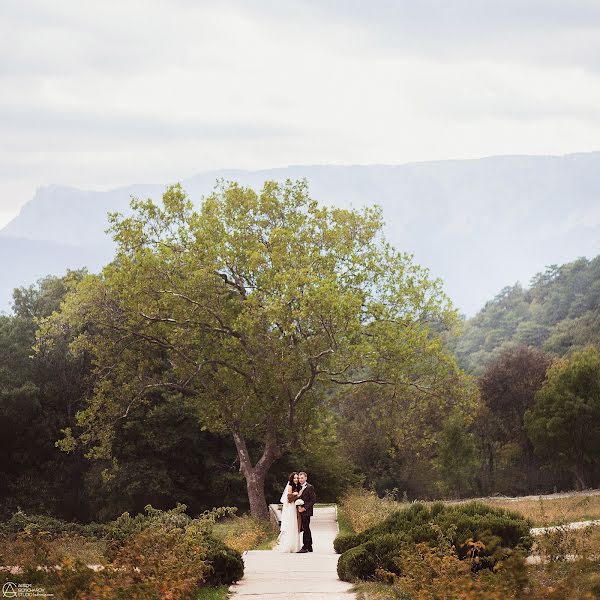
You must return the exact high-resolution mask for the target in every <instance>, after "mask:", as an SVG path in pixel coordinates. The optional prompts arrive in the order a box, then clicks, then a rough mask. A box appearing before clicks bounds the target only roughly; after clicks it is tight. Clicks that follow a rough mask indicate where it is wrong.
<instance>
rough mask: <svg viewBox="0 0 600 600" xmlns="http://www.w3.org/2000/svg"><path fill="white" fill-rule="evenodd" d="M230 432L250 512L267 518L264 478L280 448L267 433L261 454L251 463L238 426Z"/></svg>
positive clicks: (272, 436)
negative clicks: (254, 463)
mask: <svg viewBox="0 0 600 600" xmlns="http://www.w3.org/2000/svg"><path fill="white" fill-rule="evenodd" d="M231 433H232V435H233V440H234V442H235V447H236V449H237V453H238V458H239V459H240V471H241V473H242V475H243V476H244V478H245V479H246V489H247V490H248V501H249V502H250V514H251V515H252V516H253V517H256V518H258V519H262V520H267V521H268V520H269V507H268V506H267V501H266V498H265V478H266V476H267V473H268V472H269V469H270V468H271V466H272V465H273V463H274V462H275V460H276V459H277V458H278V457H279V455H280V454H281V449H280V448H279V447H278V446H277V444H276V442H275V437H274V435H269V434H268V435H267V436H266V440H265V448H264V450H263V453H262V456H261V457H260V459H259V460H258V462H257V463H256V465H254V466H253V465H252V461H251V460H250V453H249V452H248V447H247V445H246V440H245V438H244V436H243V435H242V433H241V432H240V430H239V428H237V427H232V428H231Z"/></svg>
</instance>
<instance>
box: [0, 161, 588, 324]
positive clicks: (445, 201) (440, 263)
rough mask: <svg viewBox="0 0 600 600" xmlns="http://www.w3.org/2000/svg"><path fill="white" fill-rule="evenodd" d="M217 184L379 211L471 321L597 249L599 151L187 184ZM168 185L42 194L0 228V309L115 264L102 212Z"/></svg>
mask: <svg viewBox="0 0 600 600" xmlns="http://www.w3.org/2000/svg"><path fill="white" fill-rule="evenodd" d="M219 177H223V178H225V179H235V180H237V181H239V182H240V183H242V184H244V185H251V186H253V187H255V188H258V187H260V186H261V184H262V182H263V181H264V180H265V179H277V180H282V179H285V178H288V177H289V178H293V179H296V178H301V177H306V178H307V179H308V181H309V183H310V186H311V192H312V194H313V196H314V197H315V198H316V199H318V200H320V201H323V202H326V203H330V204H334V205H338V206H346V207H347V206H354V207H357V206H361V205H365V204H373V203H378V204H380V205H381V206H382V207H383V210H384V218H385V220H386V228H387V234H388V236H389V239H390V240H391V242H392V243H393V244H394V245H395V246H396V247H398V248H399V249H401V250H403V251H407V252H412V253H414V255H415V260H416V261H417V262H418V263H420V264H422V265H424V266H427V267H429V268H430V269H431V271H432V273H433V274H434V275H435V276H437V277H441V278H442V279H443V280H444V284H445V289H446V291H447V293H448V294H449V296H450V297H451V298H452V299H453V300H454V302H455V303H456V305H457V306H458V307H459V308H460V309H461V310H462V311H463V312H464V313H466V314H467V315H468V316H472V315H473V314H475V312H476V311H477V310H478V309H480V308H481V307H482V306H483V305H484V303H485V301H486V299H488V298H490V297H491V296H492V295H493V294H494V293H495V292H496V290H498V289H500V288H501V287H502V286H503V285H504V284H505V282H506V281H515V280H519V281H524V282H526V281H528V280H529V279H530V277H531V276H532V274H533V273H536V272H538V271H540V270H543V269H544V267H545V266H546V265H548V264H561V263H565V262H568V261H570V260H573V259H575V258H576V257H578V256H587V257H592V256H595V255H596V254H597V253H598V252H599V251H600V248H599V246H600V244H599V240H600V203H599V202H598V198H599V196H600V152H594V153H588V154H571V155H566V156H495V157H488V158H482V159H477V160H447V161H431V162H420V163H407V164H404V165H371V166H335V165H323V166H292V167H286V168H279V169H270V170H263V171H240V170H223V171H211V172H207V173H202V174H199V175H197V176H195V177H192V178H189V179H184V180H183V181H182V184H183V186H184V188H185V189H186V190H187V191H188V193H189V194H190V196H191V197H192V199H193V200H194V201H195V202H199V201H200V199H201V197H202V195H204V194H208V193H209V192H210V191H211V189H212V188H213V187H214V184H215V181H216V179H217V178H219ZM164 188H165V186H164V185H132V186H128V187H123V188H119V189H115V190H110V191H105V192H97V191H84V190H78V189H75V188H72V187H64V186H57V185H53V186H48V187H43V188H41V189H40V190H39V191H38V192H37V194H36V195H35V197H34V198H33V199H32V200H31V201H30V202H28V203H27V204H26V205H25V206H24V207H23V209H22V210H21V212H20V214H19V215H18V216H17V217H15V219H13V220H12V221H11V222H10V223H8V224H7V225H6V226H5V227H4V228H3V229H2V230H1V231H0V240H1V244H0V248H1V249H2V254H1V256H2V258H3V259H4V260H2V264H3V268H2V283H1V284H0V310H8V308H9V299H10V297H11V293H12V289H13V288H14V287H16V286H20V285H29V284H31V283H33V281H34V280H35V279H36V278H38V277H41V276H44V275H46V274H61V273H63V272H64V271H65V269H66V268H67V267H68V268H79V267H82V266H88V267H89V268H90V269H91V270H95V269H97V268H98V266H99V265H102V264H104V263H105V262H107V261H108V260H110V258H111V256H112V241H111V240H110V239H108V238H107V236H106V235H105V234H104V229H105V228H106V226H107V222H106V212H107V211H109V210H110V211H114V210H120V211H125V210H126V209H127V206H128V201H129V197H130V196H131V195H135V196H141V197H147V196H150V197H153V198H155V199H156V198H158V197H159V196H160V194H161V192H162V191H163V190H164ZM15 240H17V241H15ZM42 242H43V244H42ZM47 242H50V244H47ZM42 248H43V249H42Z"/></svg>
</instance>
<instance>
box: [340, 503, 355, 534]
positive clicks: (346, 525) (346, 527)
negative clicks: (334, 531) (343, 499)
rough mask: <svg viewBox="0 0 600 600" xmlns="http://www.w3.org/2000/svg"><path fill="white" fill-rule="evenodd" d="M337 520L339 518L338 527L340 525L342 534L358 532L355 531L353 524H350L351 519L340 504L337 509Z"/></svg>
mask: <svg viewBox="0 0 600 600" xmlns="http://www.w3.org/2000/svg"><path fill="white" fill-rule="evenodd" d="M337 520H338V527H339V530H340V534H341V535H346V534H349V533H356V532H355V531H354V529H353V528H352V525H351V524H350V520H349V519H348V517H347V516H346V513H345V511H344V510H343V508H341V507H339V506H338V511H337Z"/></svg>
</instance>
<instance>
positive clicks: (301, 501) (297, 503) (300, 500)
mask: <svg viewBox="0 0 600 600" xmlns="http://www.w3.org/2000/svg"><path fill="white" fill-rule="evenodd" d="M295 504H296V506H302V505H303V504H304V500H302V498H298V500H296V502H295Z"/></svg>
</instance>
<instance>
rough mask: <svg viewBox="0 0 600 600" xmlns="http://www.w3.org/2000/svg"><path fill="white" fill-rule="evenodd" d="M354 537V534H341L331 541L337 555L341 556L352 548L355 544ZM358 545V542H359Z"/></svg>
mask: <svg viewBox="0 0 600 600" xmlns="http://www.w3.org/2000/svg"><path fill="white" fill-rule="evenodd" d="M356 537H357V536H356V535H355V534H354V533H341V534H339V535H338V536H337V537H336V538H335V540H333V548H334V550H335V551H336V552H337V553H338V554H343V553H344V552H346V550H350V548H354V547H355V546H357V545H358V544H357V543H356ZM359 543H360V542H359Z"/></svg>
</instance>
